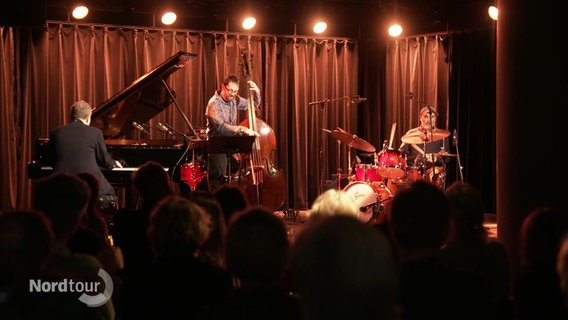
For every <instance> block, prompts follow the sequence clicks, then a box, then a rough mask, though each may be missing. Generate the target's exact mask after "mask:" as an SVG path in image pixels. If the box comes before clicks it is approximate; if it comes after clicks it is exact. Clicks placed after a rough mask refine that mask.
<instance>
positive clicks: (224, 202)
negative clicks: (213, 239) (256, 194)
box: [213, 183, 249, 223]
mask: <svg viewBox="0 0 568 320" xmlns="http://www.w3.org/2000/svg"><path fill="white" fill-rule="evenodd" d="M213 194H214V195H215V197H217V199H218V200H219V203H220V204H221V208H222V209H223V214H224V215H225V221H226V222H227V223H229V222H230V221H231V217H232V216H233V214H235V213H236V212H238V211H241V210H244V209H246V208H247V207H248V205H249V202H248V200H247V198H246V196H245V193H244V191H243V190H242V189H241V188H240V187H238V186H236V185H233V184H228V183H225V184H222V185H220V186H218V187H217V188H216V189H213Z"/></svg>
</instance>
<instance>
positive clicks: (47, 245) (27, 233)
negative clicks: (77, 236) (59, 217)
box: [0, 210, 54, 291]
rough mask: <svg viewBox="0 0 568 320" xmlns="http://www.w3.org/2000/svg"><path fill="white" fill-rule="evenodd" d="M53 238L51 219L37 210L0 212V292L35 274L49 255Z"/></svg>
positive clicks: (39, 270) (8, 289)
mask: <svg viewBox="0 0 568 320" xmlns="http://www.w3.org/2000/svg"><path fill="white" fill-rule="evenodd" d="M53 240H54V236H53V232H52V230H51V222H50V221H49V219H47V217H46V216H45V215H43V214H42V213H40V212H38V211H33V210H14V211H8V212H5V213H3V214H0V291H10V290H12V289H15V288H14V287H13V286H18V285H19V284H22V285H23V284H24V283H22V282H21V281H27V280H29V279H30V277H34V276H37V275H38V274H39V273H40V272H41V270H42V268H43V267H44V265H45V263H46V261H47V260H48V258H49V256H50V254H51V250H52V246H53ZM26 283H27V282H26ZM9 287H12V288H9Z"/></svg>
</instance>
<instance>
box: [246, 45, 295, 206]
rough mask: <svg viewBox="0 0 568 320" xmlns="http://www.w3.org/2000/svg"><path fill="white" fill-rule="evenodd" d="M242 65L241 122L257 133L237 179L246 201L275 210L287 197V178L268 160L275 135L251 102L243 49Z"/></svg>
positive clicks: (247, 59)
mask: <svg viewBox="0 0 568 320" xmlns="http://www.w3.org/2000/svg"><path fill="white" fill-rule="evenodd" d="M242 57H243V67H244V72H245V75H246V81H247V93H248V118H247V119H245V120H243V121H242V122H241V123H240V125H241V126H245V127H248V128H249V129H251V130H253V131H255V132H256V133H258V136H257V137H256V139H255V141H254V143H253V145H252V151H251V153H250V155H247V154H243V155H242V156H241V159H246V158H247V156H248V159H246V161H241V164H240V169H239V175H240V176H242V178H240V179H235V181H236V183H238V184H239V185H240V187H241V188H242V189H243V190H244V192H245V195H246V196H247V198H248V200H249V203H251V204H255V205H262V206H265V207H267V208H269V209H272V210H278V209H280V208H281V207H282V206H283V205H284V201H285V199H286V178H285V176H284V173H283V171H282V170H281V169H278V168H276V166H275V165H274V164H273V163H272V161H271V160H270V154H271V153H272V151H273V150H275V149H276V136H275V134H274V130H272V128H271V127H270V126H269V125H268V124H267V123H266V122H264V121H262V120H261V119H258V118H257V116H256V111H255V107H254V102H253V96H252V92H251V89H250V86H249V84H248V82H249V81H250V80H251V79H250V68H249V61H250V53H247V52H244V53H243V54H242Z"/></svg>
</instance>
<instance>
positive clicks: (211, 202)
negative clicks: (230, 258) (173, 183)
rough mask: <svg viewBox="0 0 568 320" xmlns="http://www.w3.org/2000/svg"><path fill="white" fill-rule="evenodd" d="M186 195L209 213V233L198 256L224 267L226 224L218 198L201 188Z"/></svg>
mask: <svg viewBox="0 0 568 320" xmlns="http://www.w3.org/2000/svg"><path fill="white" fill-rule="evenodd" d="M186 197H187V198H188V199H190V200H192V201H194V202H195V203H197V204H198V205H200V206H201V207H203V209H205V211H207V213H209V214H210V215H211V235H210V236H209V238H208V239H207V241H206V242H205V244H204V245H203V246H202V247H201V252H200V258H201V259H202V260H203V261H204V262H208V263H210V264H212V265H215V266H218V267H222V268H224V266H225V262H224V260H225V259H224V255H225V238H226V236H227V224H226V222H225V216H224V215H223V208H221V204H220V203H219V200H218V199H217V197H215V195H214V194H213V193H211V192H209V191H202V190H195V191H193V192H190V193H188V194H186Z"/></svg>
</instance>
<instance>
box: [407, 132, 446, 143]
mask: <svg viewBox="0 0 568 320" xmlns="http://www.w3.org/2000/svg"><path fill="white" fill-rule="evenodd" d="M449 136H450V132H449V131H447V130H442V129H434V131H433V132H432V131H426V132H422V131H416V132H412V133H409V134H406V135H404V136H402V137H401V138H400V140H402V142H404V143H408V144H421V143H424V142H426V143H428V142H433V141H438V140H442V139H444V138H446V137H449Z"/></svg>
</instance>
